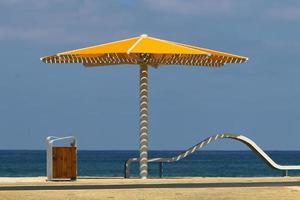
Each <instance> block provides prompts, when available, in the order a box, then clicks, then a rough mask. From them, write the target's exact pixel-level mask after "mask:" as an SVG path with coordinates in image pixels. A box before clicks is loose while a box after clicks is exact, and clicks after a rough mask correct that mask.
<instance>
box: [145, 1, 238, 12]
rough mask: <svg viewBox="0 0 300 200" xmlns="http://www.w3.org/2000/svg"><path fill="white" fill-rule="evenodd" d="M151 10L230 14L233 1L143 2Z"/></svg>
mask: <svg viewBox="0 0 300 200" xmlns="http://www.w3.org/2000/svg"><path fill="white" fill-rule="evenodd" d="M144 2H145V3H146V4H148V5H149V6H150V7H151V8H152V9H156V10H161V11H164V12H171V13H178V14H188V15H191V14H192V15H223V14H230V12H231V11H232V8H233V7H234V4H235V2H236V1H235V0H160V1H155V0H144Z"/></svg>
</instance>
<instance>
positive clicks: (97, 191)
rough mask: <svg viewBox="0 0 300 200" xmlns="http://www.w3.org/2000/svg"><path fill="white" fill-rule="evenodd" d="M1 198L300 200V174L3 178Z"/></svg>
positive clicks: (0, 183)
mask: <svg viewBox="0 0 300 200" xmlns="http://www.w3.org/2000/svg"><path fill="white" fill-rule="evenodd" d="M0 199H1V200H16V199H24V200H29V199H30V200H38V199H43V200H52V199H53V200H62V199H64V200H65V199H72V200H77V199H82V200H88V199H89V200H93V199H121V200H123V199H124V200H131V199H134V200H135V199H136V200H148V199H149V200H150V199H151V200H156V199H163V200H164V199H165V200H166V199H187V200H194V199H201V200H206V199H207V200H214V199H224V200H225V199H228V200H235V199H243V200H248V199H249V200H254V199H264V200H268V199H270V200H271V199H272V200H276V199H278V200H279V199H280V200H284V199H288V200H298V199H300V177H261V178H252V177H251V178H168V179H147V180H140V179H122V178H107V179H106V178H98V179H96V178H95V179H78V180H77V181H72V182H70V181H54V182H46V181H45V177H36V178H0Z"/></svg>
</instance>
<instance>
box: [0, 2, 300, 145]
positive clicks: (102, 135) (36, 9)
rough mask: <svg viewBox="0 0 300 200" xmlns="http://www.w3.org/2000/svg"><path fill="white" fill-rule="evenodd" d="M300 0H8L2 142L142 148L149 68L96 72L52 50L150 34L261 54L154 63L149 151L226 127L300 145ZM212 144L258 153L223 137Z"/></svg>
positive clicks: (2, 54) (1, 40)
mask: <svg viewBox="0 0 300 200" xmlns="http://www.w3.org/2000/svg"><path fill="white" fill-rule="evenodd" d="M299 24H300V2H299V1H296V0H295V1H292V0H287V1H279V0H264V1H261V0H244V1H239V0H207V1H206V0H185V1H180V0H160V1H154V0H139V1H138V0H127V1H122V0H119V1H117V0H103V1H96V0H86V1H83V0H70V1H60V0H39V1H36V0H26V1H25V0H5V1H4V0H3V1H0V58H1V64H0V136H1V139H0V149H45V138H46V137H47V136H49V135H55V136H66V135H74V136H76V137H77V140H78V148H79V149H90V150H93V149H97V150H113V149H114V150H123V149H124V150H125V149H126V150H127V149H128V150H136V149H138V142H139V141H138V135H139V131H138V128H139V127H138V126H139V123H138V116H139V110H138V103H139V100H138V79H139V69H138V67H137V66H130V65H119V66H113V67H111V66H110V67H98V68H91V69H87V68H84V67H83V66H81V65H78V64H64V65H62V64H52V65H50V64H44V63H42V62H41V61H40V57H42V56H45V55H53V54H55V53H58V52H62V51H66V50H71V49H76V48H82V47H87V46H91V45H97V44H101V43H105V42H111V41H114V40H120V39H126V38H129V37H135V36H138V35H141V34H143V33H145V34H148V35H149V36H153V37H158V38H161V39H167V40H171V41H177V42H180V43H187V44H191V45H196V46H201V47H206V48H211V49H216V50H220V51H225V52H229V53H234V54H239V55H244V56H247V57H249V61H248V63H247V64H241V65H226V66H225V67H224V68H220V69H214V68H212V69H211V68H205V67H194V68H187V67H180V66H169V67H163V68H159V69H153V68H151V69H149V149H150V150H175V149H176V150H181V149H182V150H183V149H187V148H188V147H190V146H192V145H194V144H196V143H198V142H199V141H201V140H203V139H205V138H206V137H209V136H211V135H215V134H218V133H235V134H242V135H245V136H247V137H249V138H251V139H253V140H254V141H255V142H256V143H257V144H258V145H259V146H261V147H262V148H263V149H267V150H300V146H299V141H300V103H299V102H300V79H299V74H300V59H299V54H300V37H299V35H300V26H299ZM206 149H207V150H246V149H247V148H246V147H245V146H244V145H242V144H239V143H238V142H236V141H230V140H223V141H217V142H215V143H213V144H211V145H209V146H207V148H206Z"/></svg>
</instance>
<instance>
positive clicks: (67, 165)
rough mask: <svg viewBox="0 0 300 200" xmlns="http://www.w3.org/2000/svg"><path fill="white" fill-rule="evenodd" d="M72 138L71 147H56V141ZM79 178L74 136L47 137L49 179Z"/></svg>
mask: <svg viewBox="0 0 300 200" xmlns="http://www.w3.org/2000/svg"><path fill="white" fill-rule="evenodd" d="M62 140H71V141H70V146H69V147H65V146H63V147H61V146H59V147H55V146H54V142H57V141H62ZM76 178H77V147H76V140H75V137H74V136H68V137H63V138H58V137H53V136H50V137H47V180H59V179H70V180H76Z"/></svg>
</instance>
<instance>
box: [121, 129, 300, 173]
mask: <svg viewBox="0 0 300 200" xmlns="http://www.w3.org/2000/svg"><path fill="white" fill-rule="evenodd" d="M226 138H227V139H233V140H237V141H240V142H242V143H244V144H246V145H247V146H248V147H249V148H250V149H251V150H252V151H253V152H254V153H255V154H256V155H257V156H258V157H260V158H261V159H262V160H263V161H264V162H265V163H266V164H267V165H268V166H270V167H271V168H273V169H277V170H281V171H283V172H284V175H285V176H287V175H288V171H289V170H300V165H280V164H277V163H276V162H274V161H273V160H272V159H271V158H270V157H269V156H268V155H267V154H266V153H265V152H264V151H263V150H262V149H261V148H260V147H259V146H257V145H256V144H255V142H254V141H252V140H251V139H249V138H247V137H245V136H243V135H236V134H230V133H224V134H217V135H214V136H211V137H208V138H206V139H205V140H203V141H201V142H200V143H198V144H196V145H194V146H193V147H191V148H189V149H188V150H186V151H184V152H182V153H180V154H178V155H177V156H173V157H170V158H151V159H148V162H158V163H160V165H159V176H160V177H162V175H163V165H162V163H164V162H176V161H179V160H181V159H183V158H185V157H187V156H189V155H191V154H193V153H194V152H195V151H197V150H199V149H201V148H203V147H204V146H206V145H207V144H209V143H211V142H213V141H215V140H218V139H226ZM137 161H139V158H129V159H128V160H127V161H125V164H124V178H130V165H131V163H132V162H137Z"/></svg>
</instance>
